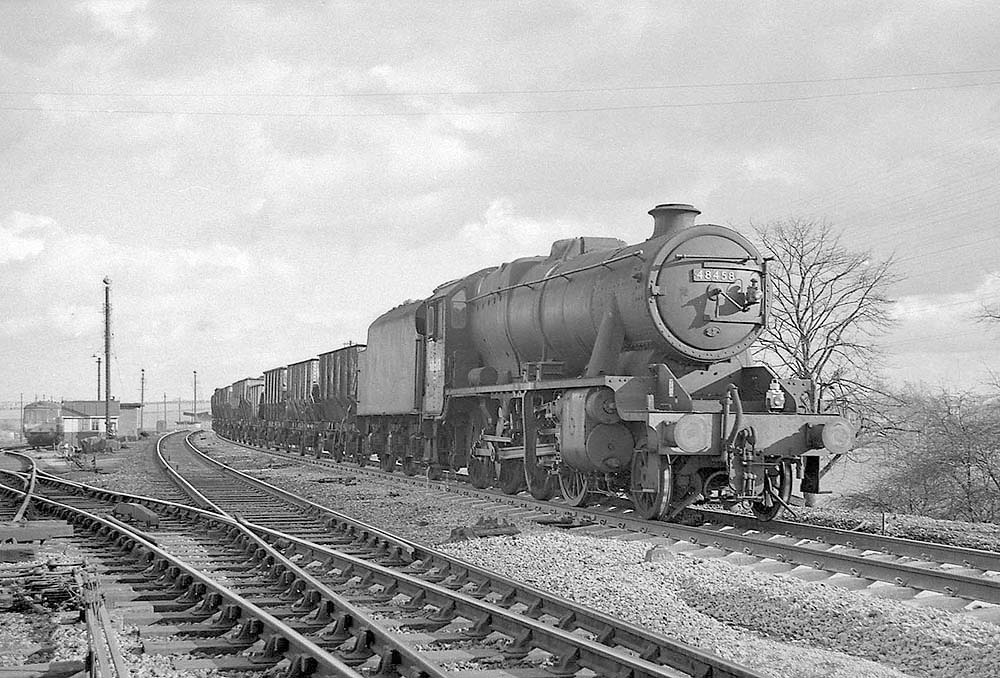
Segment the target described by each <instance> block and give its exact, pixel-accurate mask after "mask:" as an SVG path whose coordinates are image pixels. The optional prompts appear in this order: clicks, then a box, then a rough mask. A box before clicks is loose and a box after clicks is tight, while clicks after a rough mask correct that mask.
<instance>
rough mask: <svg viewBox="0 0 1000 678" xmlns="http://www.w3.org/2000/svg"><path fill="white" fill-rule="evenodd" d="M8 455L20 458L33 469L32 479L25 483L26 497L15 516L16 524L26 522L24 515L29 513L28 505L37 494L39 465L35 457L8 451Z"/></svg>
mask: <svg viewBox="0 0 1000 678" xmlns="http://www.w3.org/2000/svg"><path fill="white" fill-rule="evenodd" d="M7 454H9V455H11V456H12V457H20V458H21V461H22V462H26V463H28V464H29V465H30V468H31V477H30V478H28V479H27V481H26V483H25V495H24V501H22V502H21V506H20V507H19V508H18V509H17V513H15V514H14V522H15V523H19V522H21V521H22V520H24V514H25V513H27V511H28V505H29V504H30V503H31V496H32V495H33V494H34V492H35V483H36V482H37V480H38V464H37V463H36V462H35V459H34V457H32V456H30V455H27V454H22V453H20V452H14V451H11V450H8V451H7Z"/></svg>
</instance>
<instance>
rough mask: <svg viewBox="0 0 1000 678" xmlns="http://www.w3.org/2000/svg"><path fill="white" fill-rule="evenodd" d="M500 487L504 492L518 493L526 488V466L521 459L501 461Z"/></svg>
mask: <svg viewBox="0 0 1000 678" xmlns="http://www.w3.org/2000/svg"><path fill="white" fill-rule="evenodd" d="M500 489H501V490H503V493H504V494H517V493H518V492H520V491H521V490H523V489H524V466H523V465H522V464H521V460H520V459H506V460H504V461H501V462H500Z"/></svg>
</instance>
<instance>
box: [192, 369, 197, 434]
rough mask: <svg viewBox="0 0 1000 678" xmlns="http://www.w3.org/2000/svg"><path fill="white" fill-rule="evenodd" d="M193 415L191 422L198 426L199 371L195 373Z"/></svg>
mask: <svg viewBox="0 0 1000 678" xmlns="http://www.w3.org/2000/svg"><path fill="white" fill-rule="evenodd" d="M192 411H193V414H192V416H191V420H192V421H193V422H194V423H195V424H197V423H198V370H195V371H194V407H193V408H192Z"/></svg>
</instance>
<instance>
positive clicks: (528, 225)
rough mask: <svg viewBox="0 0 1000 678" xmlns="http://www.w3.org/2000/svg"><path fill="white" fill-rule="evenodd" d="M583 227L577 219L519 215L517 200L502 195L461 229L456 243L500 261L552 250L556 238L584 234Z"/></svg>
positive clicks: (496, 262) (463, 248) (495, 263)
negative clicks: (545, 220)
mask: <svg viewBox="0 0 1000 678" xmlns="http://www.w3.org/2000/svg"><path fill="white" fill-rule="evenodd" d="M579 231H580V225H579V224H577V223H573V222H568V221H561V220H556V221H550V222H543V221H539V220H536V219H532V218H531V217H524V216H518V215H517V214H516V213H515V208H514V204H513V201H512V200H511V199H510V198H508V197H502V198H497V199H495V200H493V201H492V202H490V204H489V205H488V206H487V208H486V210H485V212H484V213H483V215H482V216H481V218H480V219H478V220H477V221H474V222H470V223H467V224H465V225H464V226H462V227H461V228H460V229H459V231H458V239H457V242H456V243H455V247H456V249H458V250H460V251H464V252H470V251H471V252H477V253H480V254H487V253H488V254H489V255H490V256H491V258H492V259H493V260H494V262H493V265H498V264H500V263H501V262H502V261H507V260H509V259H514V258H517V257H525V256H533V255H538V254H548V253H549V249H550V247H551V245H552V242H553V241H555V240H559V239H561V238H569V237H573V236H574V235H581V233H580V232H579ZM470 272H471V271H470Z"/></svg>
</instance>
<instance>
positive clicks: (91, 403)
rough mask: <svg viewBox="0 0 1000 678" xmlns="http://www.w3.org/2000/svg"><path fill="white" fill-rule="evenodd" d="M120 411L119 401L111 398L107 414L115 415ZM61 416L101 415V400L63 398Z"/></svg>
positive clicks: (102, 411) (102, 403)
mask: <svg viewBox="0 0 1000 678" xmlns="http://www.w3.org/2000/svg"><path fill="white" fill-rule="evenodd" d="M120 411H121V403H119V402H118V401H117V400H112V401H111V403H110V407H109V408H108V414H109V415H110V416H112V417H117V416H118V414H119V413H120ZM62 416H64V417H103V416H104V401H103V400H64V401H63V403H62Z"/></svg>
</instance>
